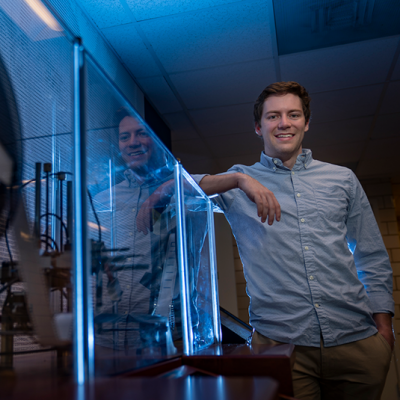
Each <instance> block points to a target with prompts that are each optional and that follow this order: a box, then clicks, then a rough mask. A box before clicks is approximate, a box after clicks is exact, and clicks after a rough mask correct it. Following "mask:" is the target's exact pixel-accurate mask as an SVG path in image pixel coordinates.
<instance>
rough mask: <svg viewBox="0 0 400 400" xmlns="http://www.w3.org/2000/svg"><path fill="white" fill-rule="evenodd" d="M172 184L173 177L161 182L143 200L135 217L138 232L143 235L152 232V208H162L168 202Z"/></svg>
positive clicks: (172, 190) (172, 187)
mask: <svg viewBox="0 0 400 400" xmlns="http://www.w3.org/2000/svg"><path fill="white" fill-rule="evenodd" d="M174 185H175V183H174V180H173V179H171V180H169V181H167V182H165V183H163V184H162V185H161V186H159V187H158V188H157V189H156V190H155V191H154V192H153V193H152V194H151V195H150V196H149V197H148V198H147V199H146V200H145V201H144V202H143V204H142V206H141V207H140V210H139V212H138V214H137V217H136V227H137V230H138V231H139V232H143V233H144V234H145V235H147V234H148V233H149V232H153V215H152V212H153V209H155V208H163V207H165V206H166V205H167V204H168V203H169V202H170V200H171V197H172V195H173V193H174V188H175V186H174Z"/></svg>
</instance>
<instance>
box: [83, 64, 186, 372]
mask: <svg viewBox="0 0 400 400" xmlns="http://www.w3.org/2000/svg"><path fill="white" fill-rule="evenodd" d="M86 63H87V64H86V68H87V74H86V75H87V94H86V98H87V112H86V124H87V179H88V196H89V198H91V201H90V199H89V202H88V204H89V207H90V208H89V210H88V213H89V215H90V220H89V222H88V223H89V228H90V231H89V232H90V238H91V245H92V253H91V259H92V272H93V304H94V328H95V371H96V375H97V376H99V375H100V376H101V375H108V374H114V373H117V372H122V371H126V370H131V369H135V368H138V367H142V366H145V365H149V364H152V363H155V362H157V361H160V360H163V359H165V358H168V357H173V356H176V355H177V354H178V352H180V351H181V347H182V344H181V341H182V328H181V307H180V302H181V301H180V293H179V274H178V261H177V233H176V209H175V196H174V194H175V182H174V174H173V172H174V165H175V163H176V161H175V160H174V158H173V157H172V156H171V154H170V153H169V152H168V150H166V149H165V147H164V146H163V145H162V144H161V142H160V141H159V140H158V138H157V137H156V136H155V135H154V133H153V132H152V131H151V130H150V128H149V127H148V126H147V125H146V123H145V122H144V121H143V120H142V119H141V118H140V116H139V115H138V114H137V113H136V112H135V110H133V109H132V107H131V106H130V105H129V104H128V103H127V102H126V101H125V99H124V98H123V97H121V96H120V95H119V93H118V92H117V91H116V89H115V88H114V87H113V86H112V84H111V83H110V82H109V81H108V80H107V79H106V77H105V76H104V75H103V74H102V72H101V71H100V70H99V68H98V67H97V66H96V64H95V63H94V62H93V61H92V59H91V58H89V57H86Z"/></svg>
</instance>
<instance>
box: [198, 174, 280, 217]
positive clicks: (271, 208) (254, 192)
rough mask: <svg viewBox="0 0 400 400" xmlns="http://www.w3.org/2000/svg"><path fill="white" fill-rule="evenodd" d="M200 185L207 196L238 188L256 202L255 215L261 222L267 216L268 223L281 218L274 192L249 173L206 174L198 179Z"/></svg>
mask: <svg viewBox="0 0 400 400" xmlns="http://www.w3.org/2000/svg"><path fill="white" fill-rule="evenodd" d="M200 187H201V188H202V189H203V190H204V192H205V193H206V194H207V195H209V196H211V195H213V194H217V193H218V194H220V193H225V192H227V191H228V190H231V189H236V188H239V189H241V190H243V192H245V193H246V195H247V197H248V198H249V199H250V200H251V201H252V202H253V203H255V204H256V206H257V215H258V216H259V217H260V218H261V222H265V221H266V220H267V218H268V224H269V225H272V223H273V222H274V218H275V219H276V220H277V221H280V219H281V207H280V205H279V203H278V200H276V198H275V196H274V194H273V193H272V192H271V191H270V190H268V189H267V188H266V187H265V186H263V185H261V183H260V182H258V181H257V180H256V179H254V178H252V177H251V176H249V175H246V174H242V173H240V172H236V173H234V174H225V175H207V176H205V177H204V178H203V179H202V180H201V181H200Z"/></svg>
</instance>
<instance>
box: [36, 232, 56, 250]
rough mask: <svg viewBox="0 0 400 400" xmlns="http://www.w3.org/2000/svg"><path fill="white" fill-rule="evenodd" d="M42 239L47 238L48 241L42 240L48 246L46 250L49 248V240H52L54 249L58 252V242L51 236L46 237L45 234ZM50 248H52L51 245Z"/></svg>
mask: <svg viewBox="0 0 400 400" xmlns="http://www.w3.org/2000/svg"><path fill="white" fill-rule="evenodd" d="M40 237H44V238H46V240H43V239H41V240H40V241H41V242H42V243H45V244H46V249H47V248H48V246H49V240H50V241H51V242H52V243H53V244H54V248H55V249H56V250H57V251H58V246H57V242H56V241H55V240H54V239H53V238H52V237H51V236H48V235H46V234H45V233H43V234H41V235H40ZM50 246H51V245H50ZM52 247H53V246H52Z"/></svg>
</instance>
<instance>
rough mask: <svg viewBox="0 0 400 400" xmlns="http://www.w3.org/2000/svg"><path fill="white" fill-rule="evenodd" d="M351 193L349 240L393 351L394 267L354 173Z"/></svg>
mask: <svg viewBox="0 0 400 400" xmlns="http://www.w3.org/2000/svg"><path fill="white" fill-rule="evenodd" d="M351 190H352V196H351V201H350V204H349V214H348V218H347V221H346V225H347V240H348V243H349V247H350V248H351V249H352V251H353V256H354V261H355V264H356V267H357V271H358V277H359V279H360V280H361V282H362V283H363V285H364V287H365V290H366V291H367V294H368V297H369V299H370V301H371V305H372V311H373V318H374V321H375V323H376V326H377V328H378V331H379V333H380V334H381V335H382V336H383V337H384V338H385V339H386V340H387V342H388V343H389V345H390V346H391V348H392V349H393V345H394V337H393V332H392V316H393V315H394V301H393V296H392V290H393V277H392V267H391V265H390V261H389V256H388V254H387V251H386V248H385V245H384V243H383V240H382V236H381V233H380V231H379V228H378V225H377V223H376V220H375V217H374V214H373V212H372V209H371V206H370V204H369V201H368V199H367V196H366V195H365V192H364V190H363V189H362V187H361V184H360V183H359V181H358V179H357V178H356V176H355V175H354V174H353V173H351Z"/></svg>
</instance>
